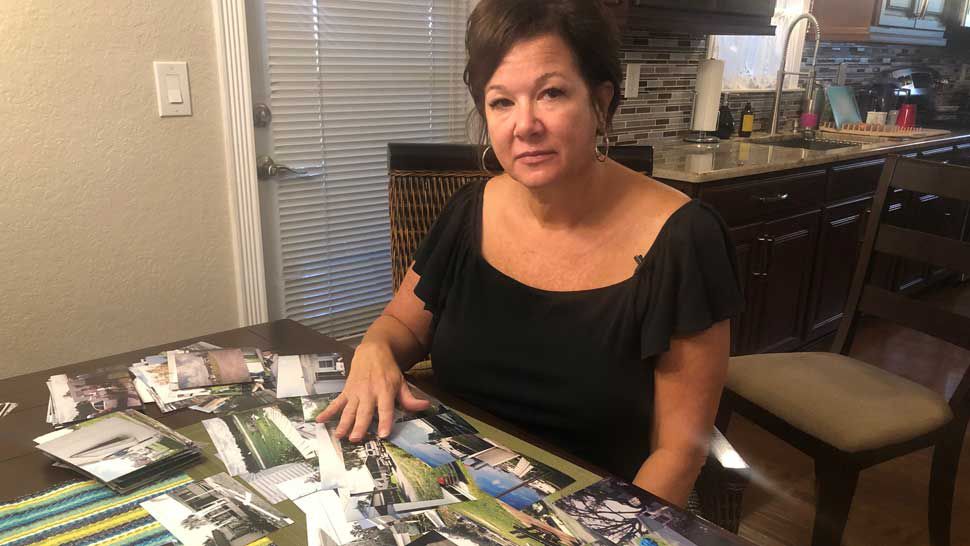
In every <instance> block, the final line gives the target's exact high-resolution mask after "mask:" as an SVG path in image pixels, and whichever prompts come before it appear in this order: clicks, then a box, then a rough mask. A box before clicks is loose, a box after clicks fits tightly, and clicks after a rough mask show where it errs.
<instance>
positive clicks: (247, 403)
mask: <svg viewBox="0 0 970 546" xmlns="http://www.w3.org/2000/svg"><path fill="white" fill-rule="evenodd" d="M213 388H215V387H213ZM245 390H249V389H245ZM275 402H276V397H275V396H273V392H272V391H267V390H258V391H254V392H245V391H244V392H240V393H238V394H204V395H201V396H194V397H192V405H191V406H189V408H191V409H194V410H196V411H201V412H203V413H215V414H224V413H231V412H239V411H245V410H250V409H255V408H259V407H262V406H268V405H270V404H274V403H275Z"/></svg>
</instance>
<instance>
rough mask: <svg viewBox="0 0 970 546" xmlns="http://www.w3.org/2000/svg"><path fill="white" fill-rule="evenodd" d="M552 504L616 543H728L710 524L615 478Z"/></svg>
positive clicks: (663, 545) (684, 545)
mask: <svg viewBox="0 0 970 546" xmlns="http://www.w3.org/2000/svg"><path fill="white" fill-rule="evenodd" d="M555 505H556V506H557V507H558V508H559V509H561V510H562V511H563V512H565V513H566V514H567V515H568V516H570V517H572V518H573V519H575V520H576V521H577V522H579V523H580V524H581V525H582V526H583V527H585V528H586V529H588V530H589V531H591V532H592V533H593V534H594V535H596V536H598V537H600V538H603V539H605V540H607V541H609V542H611V543H613V544H616V545H625V544H631V543H634V544H641V543H642V544H646V545H648V546H653V544H657V545H659V546H691V545H694V544H698V543H700V544H704V545H705V546H708V545H710V546H714V545H718V544H728V542H726V541H723V539H722V538H720V533H718V532H717V531H715V530H714V529H713V528H712V527H711V526H710V525H709V524H706V523H704V522H702V521H701V520H699V519H698V518H695V517H693V516H691V515H690V514H688V513H687V512H684V511H681V510H677V509H675V508H671V507H670V506H667V505H665V504H664V503H662V502H660V500H659V499H656V498H655V497H653V496H652V495H650V494H649V493H647V492H645V491H643V490H641V489H639V488H637V487H635V486H633V485H631V484H628V483H626V482H623V481H621V480H618V479H616V478H607V479H605V480H602V481H599V482H597V483H595V484H593V485H591V486H589V487H587V488H585V489H582V490H580V491H577V492H576V493H573V494H572V495H569V496H567V497H564V498H562V499H559V500H558V501H556V503H555ZM631 541H632V542H631ZM651 541H652V542H651Z"/></svg>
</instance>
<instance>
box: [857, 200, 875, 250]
mask: <svg viewBox="0 0 970 546" xmlns="http://www.w3.org/2000/svg"><path fill="white" fill-rule="evenodd" d="M870 214H872V209H870V208H867V209H866V210H864V211H862V214H860V215H859V235H858V237H856V238H857V239H859V242H860V243H861V242H863V241H865V240H866V228H868V227H869V215H870Z"/></svg>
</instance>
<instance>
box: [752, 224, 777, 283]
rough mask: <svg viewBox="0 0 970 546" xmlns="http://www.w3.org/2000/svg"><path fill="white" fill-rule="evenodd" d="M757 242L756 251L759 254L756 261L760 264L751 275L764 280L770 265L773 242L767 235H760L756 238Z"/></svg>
mask: <svg viewBox="0 0 970 546" xmlns="http://www.w3.org/2000/svg"><path fill="white" fill-rule="evenodd" d="M757 241H758V248H757V250H760V251H761V252H760V253H759V254H760V256H759V258H760V259H759V260H758V261H759V262H761V263H759V264H758V269H757V270H756V271H752V272H751V275H753V276H755V277H760V278H764V277H767V276H768V267H769V266H770V265H771V244H772V243H774V242H775V240H774V239H772V238H771V237H768V236H767V235H762V236H761V237H758V239H757Z"/></svg>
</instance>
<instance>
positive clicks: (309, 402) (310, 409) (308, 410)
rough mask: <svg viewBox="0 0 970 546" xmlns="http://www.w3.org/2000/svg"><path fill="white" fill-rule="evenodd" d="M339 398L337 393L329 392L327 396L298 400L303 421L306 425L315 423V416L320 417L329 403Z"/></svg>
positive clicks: (307, 397) (317, 395) (321, 395)
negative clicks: (301, 407) (301, 408)
mask: <svg viewBox="0 0 970 546" xmlns="http://www.w3.org/2000/svg"><path fill="white" fill-rule="evenodd" d="M338 396H340V393H339V392H331V393H327V394H314V395H313V396H304V397H302V398H300V402H301V404H302V406H303V420H304V421H306V422H307V423H315V422H316V420H317V416H318V415H320V414H321V413H322V412H323V410H325V409H327V406H329V405H330V402H333V401H334V400H336V398H337V397H338Z"/></svg>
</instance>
